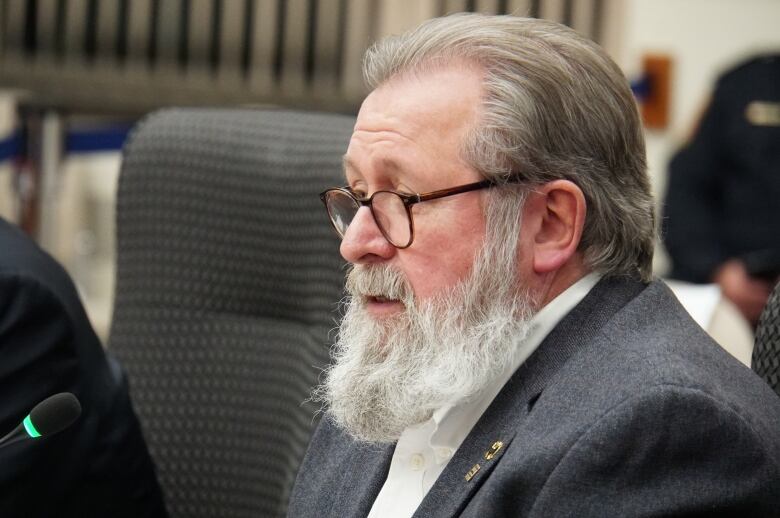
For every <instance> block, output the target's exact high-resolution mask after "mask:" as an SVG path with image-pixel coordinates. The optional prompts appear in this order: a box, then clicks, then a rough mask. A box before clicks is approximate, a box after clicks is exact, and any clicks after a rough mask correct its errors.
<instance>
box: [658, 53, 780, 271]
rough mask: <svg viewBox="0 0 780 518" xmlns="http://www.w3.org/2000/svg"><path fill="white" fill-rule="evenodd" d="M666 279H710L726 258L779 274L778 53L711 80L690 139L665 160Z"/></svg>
mask: <svg viewBox="0 0 780 518" xmlns="http://www.w3.org/2000/svg"><path fill="white" fill-rule="evenodd" d="M663 234H664V236H665V244H666V248H667V250H668V252H669V255H670V256H671V259H672V263H673V267H672V272H671V274H670V277H673V278H676V279H680V280H685V281H689V282H711V281H712V276H713V273H714V271H715V270H716V268H717V267H718V266H719V265H721V264H722V263H724V262H725V261H727V260H729V259H732V258H737V259H741V260H742V261H743V262H744V263H745V265H746V268H747V270H748V272H749V273H750V274H751V275H754V276H756V277H762V278H766V279H767V280H771V279H776V278H777V275H778V274H780V54H779V55H771V56H763V57H759V58H755V59H751V60H750V61H747V62H745V63H743V64H741V65H739V66H738V67H736V68H734V69H732V70H730V71H728V72H726V73H725V74H723V75H722V76H721V77H720V79H719V80H718V82H717V85H716V88H715V93H714V97H713V99H712V104H711V105H710V106H709V108H708V109H707V111H706V113H705V114H704V117H703V119H702V121H701V125H700V127H699V129H698V132H697V133H696V135H695V137H694V139H693V141H692V142H691V143H690V144H689V145H688V146H687V147H685V148H684V149H682V150H681V151H680V152H679V153H678V154H677V155H676V156H675V157H674V158H673V159H672V161H671V164H670V168H669V184H668V191H667V195H666V207H665V214H664V230H663Z"/></svg>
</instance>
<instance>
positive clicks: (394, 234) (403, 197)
mask: <svg viewBox="0 0 780 518" xmlns="http://www.w3.org/2000/svg"><path fill="white" fill-rule="evenodd" d="M510 181H512V180H510ZM496 185H501V184H497V183H495V182H493V181H491V180H482V181H481V182H476V183H470V184H466V185H459V186H457V187H452V188H450V189H442V190H440V191H432V192H426V193H424V194H402V193H399V192H395V191H376V192H375V193H374V194H372V195H371V196H370V197H368V198H358V197H357V196H355V193H353V192H352V191H351V190H350V189H349V187H339V188H333V189H328V190H327V191H324V192H322V193H320V199H321V200H322V203H324V204H325V208H326V209H327V210H328V216H330V222H331V223H332V224H333V228H335V229H336V232H338V234H339V236H341V238H342V239H343V238H344V234H346V233H347V229H348V228H349V225H350V223H352V220H353V219H354V218H355V215H356V214H357V212H358V210H359V209H360V207H368V208H369V209H370V210H371V215H372V216H373V217H374V221H376V225H377V227H379V230H380V232H382V235H383V236H385V239H387V240H388V241H389V242H390V243H391V244H392V245H393V246H395V247H396V248H408V247H409V246H410V245H411V244H412V241H413V240H414V221H413V219H412V209H411V207H412V205H414V204H416V203H421V202H424V201H430V200H436V199H439V198H445V197H447V196H454V195H455V194H461V193H464V192H469V191H476V190H479V189H484V188H486V187H493V186H496Z"/></svg>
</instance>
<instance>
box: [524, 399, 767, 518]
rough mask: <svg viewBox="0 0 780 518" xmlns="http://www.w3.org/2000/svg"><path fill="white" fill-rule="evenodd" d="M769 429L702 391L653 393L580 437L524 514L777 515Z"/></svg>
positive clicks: (617, 409)
mask: <svg viewBox="0 0 780 518" xmlns="http://www.w3.org/2000/svg"><path fill="white" fill-rule="evenodd" d="M774 433H776V430H774V431H772V430H762V428H761V424H760V423H751V422H750V420H749V419H747V418H745V417H743V416H742V415H740V412H739V409H736V408H730V407H729V406H727V405H725V404H724V403H723V402H722V401H719V400H717V399H715V398H714V397H712V396H711V395H709V394H706V393H704V392H701V391H699V390H696V389H692V388H683V387H678V386H673V385H664V386H656V387H653V388H651V389H648V390H647V391H646V392H645V393H643V394H642V395H639V396H636V397H632V398H630V399H628V400H627V401H624V402H623V403H622V404H620V405H618V406H617V407H615V408H613V409H612V410H611V411H610V412H608V414H607V415H605V416H603V417H602V418H601V419H599V420H598V421H597V422H596V423H595V424H594V425H593V426H591V427H590V428H589V429H588V430H587V431H585V432H584V433H583V435H582V436H581V437H580V439H579V440H578V441H577V442H576V443H575V444H574V445H573V446H572V447H571V448H570V449H569V451H568V452H567V453H566V454H565V455H564V456H563V458H562V459H561V460H560V462H559V463H558V465H557V466H556V467H555V469H554V470H553V471H552V473H551V474H550V476H549V478H548V479H547V481H546V483H545V485H544V487H543V489H542V491H541V492H540V493H539V496H538V498H537V499H536V501H535V502H534V505H533V509H532V512H531V515H532V516H540V517H541V516H774V515H776V513H777V509H778V507H777V505H778V495H780V465H779V464H780V458H779V457H778V455H779V452H778V451H776V450H777V448H776V447H775V445H774V444H775V443H776V441H773V440H772V436H771V434H774ZM765 434H769V435H768V436H767V435H765Z"/></svg>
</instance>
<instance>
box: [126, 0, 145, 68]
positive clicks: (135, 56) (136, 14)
mask: <svg viewBox="0 0 780 518" xmlns="http://www.w3.org/2000/svg"><path fill="white" fill-rule="evenodd" d="M150 9H151V0H130V2H129V4H128V17H127V60H128V62H129V63H133V64H135V65H138V66H145V60H146V51H147V46H148V44H149V21H150V20H149V10H150Z"/></svg>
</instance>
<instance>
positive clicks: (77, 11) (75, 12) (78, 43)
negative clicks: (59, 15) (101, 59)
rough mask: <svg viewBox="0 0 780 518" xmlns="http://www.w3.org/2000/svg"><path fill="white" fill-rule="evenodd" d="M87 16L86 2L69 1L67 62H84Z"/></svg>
mask: <svg viewBox="0 0 780 518" xmlns="http://www.w3.org/2000/svg"><path fill="white" fill-rule="evenodd" d="M86 16H87V1H86V0H68V3H67V7H66V9H65V60H66V61H71V62H82V61H83V60H84V54H83V53H84V30H85V21H86Z"/></svg>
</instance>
